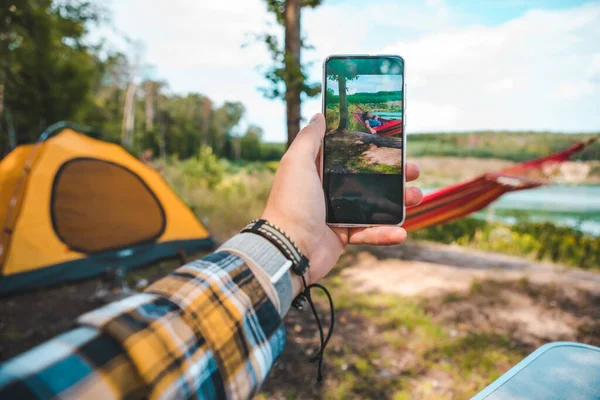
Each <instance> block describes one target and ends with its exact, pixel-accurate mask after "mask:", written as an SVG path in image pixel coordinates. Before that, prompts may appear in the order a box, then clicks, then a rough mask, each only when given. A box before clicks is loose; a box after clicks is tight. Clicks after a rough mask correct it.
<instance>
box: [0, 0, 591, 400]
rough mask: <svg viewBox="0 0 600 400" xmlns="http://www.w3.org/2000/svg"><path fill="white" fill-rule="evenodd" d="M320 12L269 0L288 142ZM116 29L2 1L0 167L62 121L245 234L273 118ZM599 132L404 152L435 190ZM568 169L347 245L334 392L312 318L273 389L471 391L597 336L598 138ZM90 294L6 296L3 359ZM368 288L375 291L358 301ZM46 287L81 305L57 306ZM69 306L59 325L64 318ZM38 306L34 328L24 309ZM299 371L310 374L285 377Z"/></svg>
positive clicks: (285, 394)
mask: <svg viewBox="0 0 600 400" xmlns="http://www.w3.org/2000/svg"><path fill="white" fill-rule="evenodd" d="M321 3H322V2H321V1H314V0H312V1H310V0H309V1H307V0H305V1H300V0H293V1H292V0H288V1H278V0H266V1H263V2H262V3H261V5H262V6H263V7H264V8H266V9H267V10H268V12H269V13H270V14H272V15H273V16H274V20H275V21H276V22H277V25H276V27H277V29H280V30H281V32H283V33H284V35H279V36H278V35H273V34H270V33H265V34H260V35H258V36H257V37H256V40H258V41H259V42H260V43H264V44H265V45H266V47H267V50H268V51H269V54H270V56H271V59H264V60H263V61H262V62H263V65H268V67H266V68H264V69H262V70H261V71H262V72H263V75H264V78H265V80H266V82H267V83H268V84H269V85H270V86H269V88H268V89H264V90H263V92H264V94H265V95H266V96H267V97H269V98H278V99H282V100H284V101H285V103H286V117H287V139H288V143H289V142H290V141H291V140H293V137H294V135H295V133H296V132H297V131H298V128H299V127H300V126H301V108H300V107H301V105H302V104H304V103H305V102H306V101H307V100H308V99H309V98H310V97H312V96H315V95H317V94H318V93H319V85H318V84H317V85H315V84H312V83H311V82H309V79H308V75H307V72H306V69H305V66H306V65H305V64H303V63H302V62H301V58H300V54H301V51H302V50H303V49H307V48H309V46H308V43H306V42H305V41H303V40H301V38H302V37H303V36H302V31H301V19H300V14H301V12H304V11H302V10H303V9H311V10H312V9H315V10H317V11H316V12H318V9H319V7H321V6H322V4H321ZM5 4H6V2H5ZM110 20H111V12H110V10H109V9H108V8H105V7H104V5H103V4H102V2H100V1H75V0H72V1H68V0H62V1H58V0H10V1H8V6H7V7H4V6H0V52H1V53H0V158H1V157H3V156H5V155H6V154H8V152H10V151H11V149H13V148H14V147H15V146H17V145H19V144H24V143H32V142H35V141H36V140H37V139H38V138H39V136H40V134H41V133H42V132H43V131H44V130H45V129H46V128H47V127H48V126H50V125H51V124H53V123H56V122H58V121H63V120H68V121H72V122H75V123H78V124H83V125H87V126H90V127H91V128H92V129H93V130H94V132H95V134H96V135H97V136H98V137H99V138H100V139H102V140H105V141H108V142H113V143H119V144H121V145H122V146H123V147H124V148H126V149H127V150H128V151H129V152H130V153H131V154H133V155H134V156H136V157H142V158H144V159H145V161H147V162H148V163H149V164H151V165H152V167H153V168H155V169H156V170H158V171H160V172H161V174H162V175H163V177H164V178H165V180H166V181H167V182H168V183H169V184H170V185H171V187H172V188H173V189H174V190H175V191H176V192H177V193H178V194H179V195H180V196H181V198H182V199H183V200H184V201H185V202H186V203H187V204H188V205H189V206H190V207H191V208H192V210H193V211H194V212H195V213H196V214H197V215H198V217H199V218H201V219H202V220H203V222H205V223H206V224H207V225H208V226H209V228H210V230H211V234H212V235H213V236H214V237H215V238H216V239H217V240H224V239H226V238H227V237H229V236H230V235H232V234H235V233H236V232H237V230H238V229H239V228H240V227H241V226H243V224H245V223H246V222H247V221H248V220H249V219H251V218H254V217H256V216H258V215H260V213H261V212H262V209H263V207H264V204H265V202H266V199H267V196H268V193H269V190H270V186H271V182H272V179H273V176H274V172H275V170H276V169H277V165H278V160H279V159H280V158H281V156H282V155H283V153H284V151H285V149H286V146H287V144H286V143H284V142H283V140H281V141H279V142H275V141H269V140H266V139H265V137H264V136H265V135H264V132H263V128H262V127H261V126H260V124H255V123H246V121H245V115H246V110H247V106H248V104H244V103H243V102H242V101H240V100H236V98H237V96H236V90H235V88H232V90H231V92H230V95H231V98H230V100H229V101H221V102H217V101H214V100H211V93H209V92H207V93H194V92H187V93H185V94H181V93H179V92H175V91H173V90H171V89H170V86H169V82H167V81H166V80H162V79H156V77H155V75H156V74H154V73H152V71H153V66H152V65H149V64H147V63H145V62H144V59H143V56H142V54H143V51H142V50H141V49H142V48H143V47H144V45H150V44H144V43H140V42H139V41H137V40H136V39H135V38H126V41H127V43H129V47H128V48H129V49H130V50H128V51H123V50H116V49H114V48H111V46H110V44H108V43H106V42H104V41H103V40H101V39H99V40H96V41H94V40H91V39H90V37H91V35H90V34H91V33H93V32H94V31H95V30H97V29H99V27H102V26H107V25H108V26H110ZM223 29H224V30H226V29H227V24H225V23H224V25H223ZM282 36H283V37H284V39H283V40H282V39H281V37H282ZM242 45H244V43H239V46H242ZM190 51H193V49H190ZM409 82H410V77H409ZM330 95H331V94H330ZM597 105H598V103H596V106H597ZM490 128H493V126H491V127H490ZM592 128H596V127H592ZM588 132H589V130H588ZM598 134H599V133H581V134H574V133H560V132H540V131H536V132H530V131H523V132H519V131H495V130H493V129H492V130H486V131H471V130H470V131H465V132H445V133H425V132H422V133H414V134H413V133H412V132H411V133H410V134H409V136H408V139H407V152H408V156H409V158H410V159H412V161H416V162H417V163H418V164H419V166H420V168H421V171H422V172H421V178H420V180H419V182H418V184H419V186H421V187H423V188H424V189H425V191H426V192H427V191H431V190H434V189H436V188H440V187H443V186H447V185H451V184H454V183H457V182H460V181H463V180H466V179H470V178H472V177H474V176H477V175H479V174H481V173H484V172H488V171H494V170H499V169H502V168H505V167H508V166H510V165H513V164H514V163H516V162H521V161H525V160H528V159H532V158H536V157H540V156H544V155H547V154H550V153H552V152H554V151H557V150H561V149H564V148H567V147H569V146H570V145H572V144H573V143H575V142H578V141H582V140H586V139H589V138H591V137H594V136H597V135H598ZM283 137H284V135H282V138H283ZM567 164H569V165H568V166H569V168H570V169H569V168H566V169H565V170H564V171H563V173H562V174H561V175H560V176H558V178H557V180H556V181H555V182H554V185H553V186H550V187H547V188H542V189H539V190H532V191H527V192H524V193H516V194H511V195H507V196H505V197H503V198H502V199H501V200H500V201H498V202H497V203H494V204H493V205H492V206H491V207H489V208H488V209H486V210H484V211H482V212H480V213H477V214H475V215H474V216H471V217H468V218H464V219H462V220H459V221H457V222H453V223H450V224H447V225H442V226H435V227H432V228H428V229H424V230H420V231H417V232H414V234H411V241H410V242H409V243H408V244H407V245H405V246H403V247H400V248H394V249H391V250H389V251H388V250H374V249H364V248H355V249H351V250H349V251H348V252H347V253H346V254H345V255H344V256H343V258H342V260H341V261H340V268H339V269H336V272H334V273H333V276H331V277H330V278H328V280H326V281H325V283H326V284H327V285H329V286H330V287H332V288H333V291H334V297H335V298H336V302H337V303H336V304H338V307H339V325H338V327H337V328H336V329H338V330H337V331H336V333H335V335H334V342H333V345H332V350H331V352H330V355H329V357H330V358H329V359H327V358H326V364H327V366H326V370H327V371H328V372H327V374H328V378H327V382H326V384H325V385H324V386H322V387H316V386H314V385H313V384H312V373H313V370H312V369H311V368H312V365H310V364H309V365H306V366H305V365H304V359H305V358H306V357H307V354H306V353H305V352H306V351H308V350H307V346H311V345H312V346H316V343H317V341H316V336H315V335H316V332H314V331H312V330H311V329H312V328H311V327H310V326H311V321H310V318H309V317H307V316H306V315H303V314H300V313H297V312H292V313H291V315H290V316H288V323H287V324H288V341H289V343H290V344H289V346H288V349H287V350H286V353H285V354H284V357H283V359H282V361H281V362H280V364H278V367H277V368H276V370H275V371H274V372H273V374H272V376H271V379H270V380H269V381H268V382H267V384H266V386H265V389H264V392H263V393H262V394H260V395H259V396H263V397H264V398H294V397H298V396H301V397H314V398H322V397H325V398H340V399H342V398H349V397H360V398H370V397H372V398H395V399H408V398H448V399H449V398H464V397H467V396H470V395H473V394H474V393H476V392H477V391H478V390H481V389H482V388H483V387H485V386H486V385H487V384H488V383H490V382H491V381H492V380H493V379H495V378H497V377H498V376H499V375H500V374H502V373H503V372H504V371H506V370H507V369H508V368H509V367H510V366H512V365H514V363H516V362H517V361H518V360H520V359H521V358H522V357H524V356H525V355H526V354H527V353H528V352H529V351H531V350H533V349H534V348H535V347H537V346H539V345H541V344H543V343H545V342H547V341H551V340H577V341H582V342H586V343H590V344H596V345H597V344H599V343H600V324H599V323H598V321H600V305H599V304H600V293H598V290H597V287H598V286H596V289H594V288H591V289H590V287H591V286H593V285H594V284H595V285H599V284H600V281H599V280H598V274H597V271H598V270H599V269H600V208H599V206H598V204H600V200H599V199H600V143H596V144H594V145H592V146H589V147H588V148H586V149H585V151H583V152H580V153H578V154H577V155H576V156H575V157H574V159H573V160H572V162H571V163H567ZM569 171H571V172H569ZM572 171H574V172H572ZM434 242H435V243H434ZM174 267H176V263H173V262H165V263H160V264H157V265H155V266H153V267H152V268H150V269H147V270H141V271H136V272H134V273H132V274H130V275H129V276H128V280H129V281H130V283H131V284H132V285H134V284H135V283H136V282H138V280H140V279H149V280H150V281H152V280H154V279H157V278H159V277H160V276H162V275H164V274H165V273H167V272H168V271H170V270H172V269H173V268H174ZM364 270H369V271H371V276H375V277H377V276H386V277H388V278H389V279H388V282H387V283H385V282H379V281H373V282H370V283H369V284H367V285H363V286H361V288H362V289H360V290H359V289H356V287H357V286H355V285H353V284H352V282H357V281H356V280H357V279H366V278H365V277H364V276H363V275H361V271H364ZM390 271H393V272H390ZM425 271H427V272H425ZM573 271H576V272H573ZM594 271H595V272H594ZM394 274H400V275H394ZM424 275H427V276H428V277H429V278H431V279H429V280H428V281H427V283H425V282H424ZM436 277H437V278H439V282H440V285H438V286H436V284H433V283H432V282H434V281H436V279H437V278H436ZM403 282H412V285H413V286H412V287H411V288H408V289H407V288H406V287H404V286H403ZM82 285H83V286H78V288H79V289H77V290H76V289H74V287H75V286H67V287H59V288H57V289H52V290H51V291H49V292H39V293H37V292H36V293H33V294H31V295H29V297H26V296H21V297H19V298H18V299H19V300H18V301H15V300H2V301H3V302H4V301H6V310H7V312H6V315H5V318H4V319H3V321H2V322H0V353H1V354H0V355H1V357H0V361H1V360H4V359H7V358H9V357H11V356H13V355H15V354H17V353H19V352H21V351H23V350H25V349H27V348H29V347H31V346H33V345H35V344H37V343H40V342H41V341H43V340H45V339H47V338H49V337H51V336H52V335H54V334H57V333H59V332H61V331H63V330H65V329H67V327H68V326H70V323H71V321H72V319H73V318H75V317H76V316H77V315H78V314H79V313H82V312H84V311H86V310H88V309H91V308H93V307H95V306H97V305H98V302H97V301H96V300H90V299H89V292H90V291H93V287H94V285H95V282H91V283H90V282H87V283H83V284H82ZM369 285H370V286H369ZM394 285H395V286H394ZM428 285H429V286H428ZM365 287H366V288H367V289H368V290H371V292H368V293H364V292H362V290H363V289H364V288H365ZM86 290H87V291H86ZM48 293H50V295H52V296H53V297H52V298H54V299H59V298H60V299H63V298H64V299H66V300H65V301H63V303H66V302H67V301H68V302H69V304H68V305H66V304H58V300H57V303H52V302H48V301H46V300H45V299H47V294H48ZM373 293H375V294H373ZM321 300H322V299H320V302H321V303H322V301H321ZM24 307H29V309H27V308H24ZM55 309H60V310H61V312H62V314H61V318H58V317H52V316H53V315H54V314H52V313H53V310H55ZM31 310H35V311H31ZM515 310H522V313H521V314H519V313H515V312H512V311H515ZM30 311H31V312H33V313H34V314H35V316H34V317H33V318H29V317H28V318H23V317H22V315H27V316H29V315H30ZM303 337H308V338H309V339H308V341H307V340H304V339H303ZM299 368H302V372H303V373H302V374H301V375H302V376H305V377H306V379H304V378H303V379H300V380H294V381H290V380H289V379H286V376H288V377H289V376H290V375H291V371H298V369H299Z"/></svg>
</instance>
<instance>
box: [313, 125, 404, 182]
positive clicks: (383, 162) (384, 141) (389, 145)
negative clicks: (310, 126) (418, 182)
mask: <svg viewBox="0 0 600 400" xmlns="http://www.w3.org/2000/svg"><path fill="white" fill-rule="evenodd" d="M325 141H326V147H327V157H325V165H324V167H325V171H326V172H333V173H358V172H363V173H365V172H371V173H374V172H383V171H381V167H386V166H387V167H388V169H390V168H391V170H394V171H396V170H397V167H401V165H400V162H401V161H402V146H403V142H402V140H401V138H397V137H384V136H378V135H372V134H370V133H365V132H358V131H335V132H330V133H328V134H327V135H326V136H325ZM392 156H394V157H393V161H390V159H391V157H392ZM378 167H379V168H378ZM394 167H396V168H394ZM388 172H389V171H388ZM396 172H397V171H396Z"/></svg>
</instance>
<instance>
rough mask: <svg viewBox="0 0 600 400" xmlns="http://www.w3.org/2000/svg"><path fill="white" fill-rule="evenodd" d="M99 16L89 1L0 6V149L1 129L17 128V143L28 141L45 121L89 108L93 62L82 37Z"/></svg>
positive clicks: (95, 63) (2, 142)
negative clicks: (0, 105)
mask: <svg viewBox="0 0 600 400" xmlns="http://www.w3.org/2000/svg"><path fill="white" fill-rule="evenodd" d="M3 7H6V6H3ZM3 7H0V8H3ZM101 15H102V12H101V10H100V9H98V8H97V7H96V6H95V5H94V3H92V2H90V1H75V0H72V1H69V0H65V1H60V2H53V1H51V0H39V1H17V2H15V4H13V5H12V6H11V7H9V8H8V13H7V14H5V11H4V10H2V11H1V14H0V16H1V17H2V22H1V24H2V26H0V37H2V39H0V46H2V47H3V50H4V49H5V48H8V54H2V55H1V57H0V58H1V60H0V86H3V89H4V113H3V115H0V129H1V131H0V132H2V134H0V152H2V149H5V148H6V146H7V143H6V142H5V140H6V138H7V135H6V134H5V133H4V132H6V131H14V132H17V134H18V135H17V137H16V139H17V142H18V143H26V142H31V141H34V140H36V139H37V138H38V136H39V134H40V133H41V131H42V130H43V129H44V128H46V127H47V126H48V125H50V124H52V123H54V122H57V121H59V120H65V119H71V120H76V121H77V120H79V119H80V118H81V116H82V115H83V114H85V113H86V112H89V111H90V110H91V109H93V108H94V101H93V90H94V85H95V82H96V81H97V79H98V77H99V73H98V62H99V61H98V58H97V57H96V56H95V54H94V51H93V50H94V49H93V48H91V47H89V46H87V45H86V44H85V42H84V41H83V37H84V35H85V33H86V32H87V26H88V25H89V24H91V23H95V22H97V21H98V20H99V19H100V18H101ZM2 31H5V32H4V33H3V32H2ZM5 46H6V47H5Z"/></svg>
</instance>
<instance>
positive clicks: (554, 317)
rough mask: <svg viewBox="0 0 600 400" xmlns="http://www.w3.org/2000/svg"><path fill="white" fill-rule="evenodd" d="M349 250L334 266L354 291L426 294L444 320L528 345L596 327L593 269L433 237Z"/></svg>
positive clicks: (598, 291)
mask: <svg viewBox="0 0 600 400" xmlns="http://www.w3.org/2000/svg"><path fill="white" fill-rule="evenodd" d="M355 251H356V252H355V253H353V255H352V257H354V260H353V263H352V264H351V265H352V266H350V267H346V268H344V269H343V270H342V271H341V275H342V277H343V278H344V280H345V281H346V282H349V283H350V284H351V286H352V287H354V288H355V290H357V291H358V292H363V293H365V292H368V293H388V294H397V295H402V296H408V297H417V298H419V299H423V300H427V301H428V302H429V304H430V307H431V310H432V313H433V314H435V315H436V318H438V319H440V320H442V321H444V323H449V324H456V326H461V325H466V326H468V328H465V329H467V330H482V331H486V330H493V331H494V332H497V333H504V334H507V335H510V336H512V337H516V338H518V340H519V341H521V342H523V343H527V344H530V345H531V346H534V347H535V346H538V345H539V344H540V343H545V342H548V341H557V340H572V341H577V339H578V338H579V337H580V336H581V332H583V331H585V330H592V331H595V330H596V329H597V328H598V327H600V324H599V323H598V320H596V319H595V318H594V317H590V315H594V314H596V313H597V312H600V309H599V308H598V307H599V305H600V302H599V301H600V273H597V272H592V271H584V270H578V269H574V268H566V267H562V266H559V265H555V264H548V263H539V262H533V261H529V260H527V259H523V258H519V257H512V256H507V255H503V254H498V253H487V252H481V251H476V250H470V249H466V248H461V247H458V246H446V245H438V244H421V243H411V244H408V245H406V246H401V247H390V248H380V249H373V248H361V247H358V248H356V249H355ZM549 293H550V294H551V295H549ZM448 299H451V300H448ZM544 299H546V300H544ZM556 299H559V300H556Z"/></svg>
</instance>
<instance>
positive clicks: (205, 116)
mask: <svg viewBox="0 0 600 400" xmlns="http://www.w3.org/2000/svg"><path fill="white" fill-rule="evenodd" d="M211 111H212V104H211V102H210V99H209V98H208V97H205V98H204V105H203V109H202V136H200V146H202V147H206V146H208V130H209V129H210V113H211Z"/></svg>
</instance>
